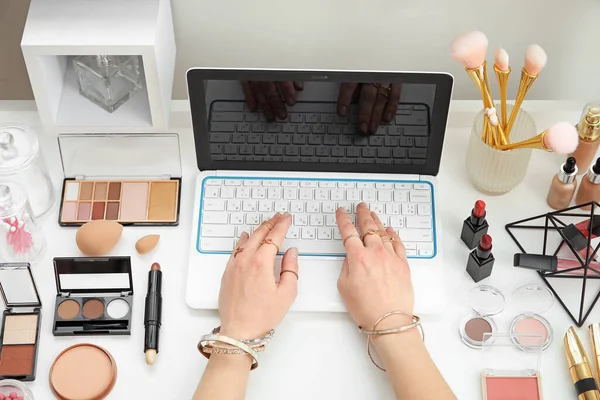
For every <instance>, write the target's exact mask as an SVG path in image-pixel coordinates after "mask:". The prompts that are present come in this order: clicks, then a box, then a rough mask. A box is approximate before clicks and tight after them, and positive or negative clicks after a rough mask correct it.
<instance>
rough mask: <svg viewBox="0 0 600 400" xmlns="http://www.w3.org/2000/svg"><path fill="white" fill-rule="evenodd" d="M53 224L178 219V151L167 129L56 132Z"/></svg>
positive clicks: (151, 223)
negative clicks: (59, 180) (58, 170)
mask: <svg viewBox="0 0 600 400" xmlns="http://www.w3.org/2000/svg"><path fill="white" fill-rule="evenodd" d="M58 145H59V149H60V156H61V161H62V166H63V172H64V176H65V178H64V181H63V188H62V195H61V201H60V212H59V214H58V223H59V225H60V226H81V225H83V224H85V223H86V222H88V221H92V220H97V219H106V220H112V221H116V222H119V223H120V224H122V225H141V226H175V225H178V224H179V202H180V196H181V155H180V149H179V136H178V135H177V134H175V133H172V134H162V133H155V134H121V133H115V134H61V135H59V136H58Z"/></svg>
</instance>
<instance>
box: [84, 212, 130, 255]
mask: <svg viewBox="0 0 600 400" xmlns="http://www.w3.org/2000/svg"><path fill="white" fill-rule="evenodd" d="M122 233H123V225H121V224H119V223H118V222H115V221H109V220H104V219H97V220H94V221H90V222H86V223H85V224H83V225H82V226H81V227H80V228H79V229H77V234H75V243H77V247H79V250H81V252H82V253H83V254H85V255H86V256H90V257H99V256H103V255H105V254H107V253H108V252H109V251H111V250H112V249H113V247H115V246H116V245H117V243H118V242H119V239H121V234H122Z"/></svg>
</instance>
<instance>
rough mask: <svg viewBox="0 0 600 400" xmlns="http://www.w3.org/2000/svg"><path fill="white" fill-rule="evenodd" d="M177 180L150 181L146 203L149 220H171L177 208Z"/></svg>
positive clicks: (173, 218)
mask: <svg viewBox="0 0 600 400" xmlns="http://www.w3.org/2000/svg"><path fill="white" fill-rule="evenodd" d="M177 186H178V185H177V181H166V182H152V183H151V185H150V201H149V203H148V220H149V221H173V220H175V214H176V210H177Z"/></svg>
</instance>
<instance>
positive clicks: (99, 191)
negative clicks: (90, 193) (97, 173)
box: [94, 182, 108, 200]
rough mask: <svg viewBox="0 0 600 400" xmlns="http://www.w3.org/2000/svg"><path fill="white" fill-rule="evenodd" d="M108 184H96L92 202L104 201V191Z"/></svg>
mask: <svg viewBox="0 0 600 400" xmlns="http://www.w3.org/2000/svg"><path fill="white" fill-rule="evenodd" d="M107 187H108V184H107V183H106V182H96V185H95V189H94V200H106V190H107Z"/></svg>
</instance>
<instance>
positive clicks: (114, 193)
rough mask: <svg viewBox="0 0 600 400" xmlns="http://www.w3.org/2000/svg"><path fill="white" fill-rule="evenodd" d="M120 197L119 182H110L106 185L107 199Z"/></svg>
mask: <svg viewBox="0 0 600 400" xmlns="http://www.w3.org/2000/svg"><path fill="white" fill-rule="evenodd" d="M120 198H121V182H110V184H109V185H108V199H109V200H119V199H120Z"/></svg>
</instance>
